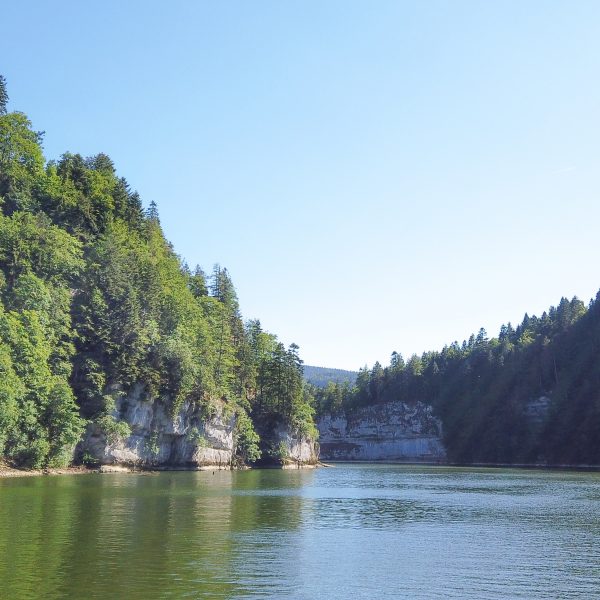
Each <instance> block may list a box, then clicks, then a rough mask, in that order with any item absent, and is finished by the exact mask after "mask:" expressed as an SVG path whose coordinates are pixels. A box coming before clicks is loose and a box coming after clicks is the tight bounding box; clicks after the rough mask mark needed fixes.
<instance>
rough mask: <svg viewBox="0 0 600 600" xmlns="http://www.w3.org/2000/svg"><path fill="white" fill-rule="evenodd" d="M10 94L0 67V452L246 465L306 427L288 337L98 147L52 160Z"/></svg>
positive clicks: (21, 456)
mask: <svg viewBox="0 0 600 600" xmlns="http://www.w3.org/2000/svg"><path fill="white" fill-rule="evenodd" d="M7 98H8V96H7V93H6V87H5V83H4V79H3V78H2V77H0V458H1V457H4V458H6V459H7V460H9V461H11V462H12V463H13V464H18V465H24V466H27V467H32V468H40V467H45V466H59V465H64V464H67V463H68V462H70V460H71V459H72V457H73V451H74V448H75V446H76V445H77V444H78V443H79V442H81V441H82V440H84V441H85V443H84V446H83V448H81V452H80V454H81V455H82V457H83V458H84V459H85V458H86V457H87V458H90V457H91V459H94V460H95V459H98V460H103V459H104V458H105V457H106V456H107V455H110V457H109V459H110V460H114V461H117V460H119V457H120V456H130V460H132V461H138V460H146V459H147V460H150V461H152V462H161V461H163V460H165V461H166V460H171V459H173V460H175V458H174V457H179V458H178V460H185V461H188V460H194V461H196V458H194V457H196V455H197V454H198V452H199V449H202V448H204V447H207V448H209V449H210V448H211V446H210V445H211V444H213V446H214V448H213V449H214V450H215V453H217V454H218V453H219V452H220V453H221V454H218V455H219V457H222V456H227V457H229V458H228V460H229V459H231V460H232V461H234V462H238V463H252V462H255V461H256V460H258V459H259V458H261V456H262V458H263V459H265V458H273V459H276V460H280V459H283V458H285V456H284V455H285V449H282V446H281V442H282V439H283V438H282V436H283V437H285V439H288V438H289V439H292V438H293V439H296V438H294V436H299V437H300V438H302V437H303V436H304V438H307V439H310V438H311V436H312V437H313V438H314V435H315V430H314V424H313V420H312V408H311V402H310V401H311V399H310V396H309V395H308V394H307V392H306V390H305V386H304V383H303V379H302V367H301V360H300V358H299V355H298V347H297V346H295V345H293V344H292V345H291V346H290V347H289V348H285V347H284V346H283V344H281V343H280V342H279V341H278V340H277V338H276V336H275V335H273V334H270V333H268V332H265V331H263V330H262V328H261V326H260V323H259V321H257V320H254V321H248V322H244V321H243V320H242V317H241V314H240V309H239V304H238V299H237V295H236V291H235V288H234V286H233V283H232V280H231V278H230V276H229V273H228V272H227V270H226V269H224V268H221V267H220V266H218V265H216V266H215V267H214V268H213V270H212V273H210V275H207V274H205V273H204V272H203V271H202V269H200V267H196V268H195V269H190V268H189V267H188V266H187V265H186V263H185V262H184V261H183V260H182V259H181V258H180V257H179V256H178V255H177V254H176V253H175V251H174V250H173V247H172V245H171V244H170V243H169V242H168V241H167V240H166V239H165V236H164V234H163V231H162V228H161V224H160V219H159V213H158V209H157V206H156V204H155V203H154V202H152V203H150V206H149V208H148V209H147V210H144V209H143V208H142V200H141V198H140V197H139V195H138V194H137V193H136V192H135V191H133V190H132V189H131V187H130V186H129V184H128V182H127V181H126V180H125V179H124V178H123V177H121V176H119V175H118V174H117V172H116V168H115V166H114V165H113V163H112V161H111V160H110V158H109V157H108V156H106V155H105V154H97V155H95V156H91V157H87V158H84V157H82V156H81V155H79V154H72V153H69V152H67V153H65V154H63V155H62V156H61V157H60V159H58V160H57V161H49V162H47V161H46V160H45V158H44V156H43V154H42V146H41V143H42V134H40V133H38V132H36V131H34V130H33V129H32V127H31V123H30V121H29V120H28V118H27V116H26V115H24V114H23V113H20V112H8V110H7ZM223 243H227V236H226V232H225V231H224V235H223ZM208 424H210V427H208ZM213 433H214V434H213ZM286 436H287V437H286ZM90 440H91V441H90ZM92 442H93V443H92ZM95 450H97V452H98V453H97V454H95V453H94V452H95ZM184 450H185V451H184ZM117 451H118V452H117ZM188 451H189V452H188ZM215 453H213V454H215ZM204 454H205V455H206V456H205V458H203V459H202V460H210V456H211V453H210V452H205V453H204ZM144 457H145V458H144ZM190 457H191V458H190ZM198 460H200V459H198Z"/></svg>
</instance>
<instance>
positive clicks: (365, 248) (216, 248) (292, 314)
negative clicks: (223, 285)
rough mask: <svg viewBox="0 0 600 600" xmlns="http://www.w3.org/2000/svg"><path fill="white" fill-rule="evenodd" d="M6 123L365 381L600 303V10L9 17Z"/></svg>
mask: <svg viewBox="0 0 600 600" xmlns="http://www.w3.org/2000/svg"><path fill="white" fill-rule="evenodd" d="M2 20H3V27H2V35H1V36H0V73H2V74H3V75H4V76H5V77H6V79H7V82H8V91H9V95H10V104H9V108H10V109H12V110H21V111H23V112H25V113H26V114H27V115H28V116H29V117H30V119H31V120H32V122H33V125H34V127H35V128H36V129H39V130H44V131H45V132H46V133H45V138H44V140H45V141H44V152H45V155H46V157H47V158H48V159H53V158H58V157H59V156H60V155H61V154H62V153H63V152H66V151H71V152H79V153H81V154H83V155H86V156H88V155H94V154H97V153H99V152H105V153H107V154H108V155H109V156H110V157H111V158H112V159H113V161H114V162H115V164H116V167H117V171H118V173H119V175H121V176H124V177H126V178H127V180H128V181H129V183H130V185H131V187H132V188H134V189H137V190H138V191H139V193H140V194H141V196H142V199H143V201H144V203H145V205H148V204H149V203H150V202H151V201H155V202H156V203H157V204H158V208H159V213H160V218H161V223H162V226H163V229H164V231H165V234H166V236H167V238H168V239H169V240H170V241H171V242H172V243H173V244H174V247H175V249H176V251H177V252H178V253H179V254H180V255H181V256H182V257H184V258H185V260H186V261H187V262H188V263H189V264H190V265H191V266H194V265H195V264H200V265H201V266H202V267H203V268H204V269H205V270H206V271H210V270H211V268H212V265H213V264H214V263H220V264H221V265H222V266H225V267H227V269H228V270H229V272H230V273H231V276H232V278H233V281H234V284H235V286H236V289H237V292H238V296H239V299H240V305H241V309H242V313H243V315H244V317H246V318H259V319H260V321H261V323H262V325H263V327H264V328H265V329H267V330H269V331H271V332H273V333H276V334H277V335H278V336H279V338H280V339H281V340H282V341H283V342H284V343H285V344H290V343H292V342H294V343H297V344H298V345H299V346H300V353H301V356H302V358H303V359H304V361H305V362H306V363H307V364H311V365H320V366H328V367H337V368H345V369H352V370H356V369H358V368H360V367H362V366H364V365H372V364H373V363H374V362H375V361H380V362H381V363H382V364H384V365H385V364H388V362H389V357H390V354H391V353H392V351H397V352H401V353H402V354H403V355H404V356H405V357H408V356H410V355H411V354H412V353H418V354H420V353H422V352H423V351H426V350H434V349H441V348H442V347H443V346H444V344H449V343H451V342H453V341H454V340H458V341H459V342H460V341H462V340H463V339H465V338H468V336H469V335H470V334H471V333H472V332H476V331H477V330H479V328H480V327H484V328H486V330H487V331H488V333H489V334H490V335H495V334H497V332H498V330H499V328H500V325H501V324H502V323H506V322H508V321H511V322H512V323H513V324H515V323H517V322H520V321H521V320H522V318H523V315H524V313H525V312H528V313H529V314H541V313H542V312H543V311H544V310H545V309H547V308H548V307H549V306H550V305H556V304H557V303H558V302H559V300H560V298H561V297H562V296H567V297H569V298H570V297H572V296H574V295H577V296H578V297H580V298H581V299H582V300H584V301H586V302H587V301H589V299H590V298H591V297H593V296H595V295H596V292H597V291H598V289H599V288H600V270H599V269H598V266H599V265H600V237H599V235H598V233H599V227H600V202H599V200H600V194H599V192H600V77H599V75H600V35H599V32H600V3H598V2H597V1H595V0H592V1H588V2H586V1H579V0H569V1H567V0H565V1H561V2H557V1H552V0H544V1H535V0H528V1H527V2H522V1H521V0H519V1H511V0H504V1H502V2H481V1H479V0H473V1H461V0H454V1H450V0H444V1H440V0H428V1H427V2H421V1H419V0H414V1H411V2H406V1H404V2H403V1H400V0H395V1H391V2H388V1H385V0H378V1H377V2H367V1H366V0H365V1H363V2H354V1H351V0H344V1H333V0H326V1H316V0H315V1H309V0H306V1H303V2H296V1H292V0H286V1H284V2H281V1H273V2H267V1H256V2H243V1H239V2H233V1H224V2H201V1H198V0H197V1H192V0H189V1H181V0H170V1H169V2H168V3H167V2H156V1H149V0H143V1H133V0H129V1H128V2H121V1H118V2H117V1H114V0H112V1H110V0H109V1H104V2H80V1H77V2H60V3H54V2H53V3H49V2H45V1H44V2H42V1H37V2H36V1H28V2H26V3H25V2H16V1H14V0H5V1H4V2H3V3H2Z"/></svg>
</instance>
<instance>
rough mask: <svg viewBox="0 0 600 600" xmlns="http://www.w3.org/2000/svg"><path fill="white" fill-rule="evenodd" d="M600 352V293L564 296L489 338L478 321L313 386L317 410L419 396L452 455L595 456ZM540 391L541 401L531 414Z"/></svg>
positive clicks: (579, 460) (492, 458)
mask: <svg viewBox="0 0 600 600" xmlns="http://www.w3.org/2000/svg"><path fill="white" fill-rule="evenodd" d="M599 351H600V292H599V294H598V296H597V297H596V299H595V300H593V301H591V302H590V304H589V306H588V307H586V306H585V305H584V303H583V302H581V301H580V300H578V299H577V298H573V300H571V301H569V300H567V299H566V298H563V299H562V300H561V301H560V303H559V304H558V306H557V307H552V308H550V310H549V311H548V312H544V314H543V315H542V316H541V317H539V318H538V317H535V316H533V317H530V316H528V315H525V318H524V319H523V322H522V323H521V324H520V325H519V326H518V327H516V328H513V327H512V326H511V325H510V323H509V324H508V325H504V326H502V328H501V330H500V333H499V335H498V337H497V338H492V339H488V336H487V334H486V332H485V331H484V330H483V329H481V330H480V331H479V333H478V334H477V335H472V336H471V337H470V338H469V340H468V341H464V342H463V343H462V344H458V343H457V342H454V343H453V344H451V345H450V346H446V347H444V348H443V349H442V350H441V351H440V352H425V353H424V354H423V355H422V356H416V355H415V356H412V357H411V358H410V359H409V360H408V361H407V362H405V361H404V359H403V358H402V356H401V355H400V354H397V353H395V352H394V353H393V354H392V358H391V362H390V365H389V366H388V367H385V368H383V367H382V366H381V365H380V364H379V363H376V364H375V366H374V367H373V368H372V369H370V370H369V369H366V368H365V369H363V370H361V371H360V373H359V375H358V379H357V382H356V386H354V387H352V388H350V387H349V386H347V385H345V386H344V385H335V384H329V385H328V387H327V388H325V389H324V390H322V391H319V392H318V399H317V404H318V410H319V412H321V413H322V412H336V411H348V412H351V411H352V410H353V409H354V408H356V407H360V406H365V405H370V404H375V403H384V402H390V401H402V402H406V403H414V402H417V401H421V402H424V403H427V404H430V405H432V406H433V407H434V409H435V412H436V414H437V415H438V416H439V417H440V418H441V420H442V423H443V431H444V441H445V444H446V447H447V451H448V455H449V458H450V460H452V461H457V462H461V463H472V462H491V463H531V462H538V461H541V462H547V463H551V464H600V436H599V435H598V432H600V361H599V360H598V356H599ZM540 397H545V398H547V399H548V400H547V401H543V402H542V404H543V405H545V406H543V408H542V411H541V414H538V415H533V416H532V415H531V410H530V409H531V402H532V401H535V400H536V399H539V398H540Z"/></svg>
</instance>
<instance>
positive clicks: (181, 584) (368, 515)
mask: <svg viewBox="0 0 600 600" xmlns="http://www.w3.org/2000/svg"><path fill="white" fill-rule="evenodd" d="M246 597H257V598H292V599H312V598H315V599H321V598H323V599H329V598H331V599H336V598H344V599H345V598H349V599H351V600H358V599H363V598H364V599H369V600H374V599H378V598H410V599H412V598H461V599H464V598H473V599H478V600H479V599H486V598H526V599H535V598H561V599H562V598H586V599H587V598H600V474H597V473H581V472H559V471H532V470H514V469H467V468H444V467H410V466H399V465H366V464H364V465H345V464H344V465H342V464H340V465H337V466H336V467H335V468H325V469H317V470H290V471H279V470H253V471H221V472H215V473H212V472H164V473H146V474H102V475H101V474H89V475H77V476H69V475H65V476H52V477H27V478H25V477H23V478H15V479H4V480H0V598H2V599H4V598H7V599H13V598H15V599H18V598H35V599H37V598H77V599H80V598H81V599H87V598H123V599H134V600H136V599H140V600H141V599H144V600H147V599H151V598H246Z"/></svg>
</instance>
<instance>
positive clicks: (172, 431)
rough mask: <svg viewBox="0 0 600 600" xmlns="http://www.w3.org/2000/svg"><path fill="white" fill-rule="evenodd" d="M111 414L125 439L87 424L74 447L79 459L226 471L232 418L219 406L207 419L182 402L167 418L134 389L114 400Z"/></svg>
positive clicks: (230, 451) (164, 410)
mask: <svg viewBox="0 0 600 600" xmlns="http://www.w3.org/2000/svg"><path fill="white" fill-rule="evenodd" d="M113 416H114V418H115V419H117V420H120V421H124V422H125V423H127V424H128V425H129V427H130V428H131V435H129V436H127V437H124V438H121V437H118V436H111V435H107V434H106V433H105V432H104V431H103V430H102V429H101V428H100V427H98V425H96V424H91V425H90V426H89V427H88V430H87V432H86V435H85V437H84V440H83V442H82V443H81V444H80V450H79V451H80V454H81V456H86V458H87V459H88V460H90V459H92V460H94V461H97V462H99V463H100V464H109V465H111V464H112V465H114V464H118V465H127V466H139V467H192V468H203V467H204V468H209V467H210V468H217V469H225V468H227V469H228V468H230V467H231V464H232V462H233V453H234V438H233V432H234V427H235V416H234V414H233V411H229V412H228V411H227V407H226V406H224V405H222V406H220V407H217V408H215V411H214V414H213V415H212V416H210V417H209V418H207V417H206V415H203V414H202V413H201V410H200V408H199V407H197V406H196V405H194V404H192V403H190V402H186V403H184V404H183V406H182V407H181V409H180V410H179V412H178V413H177V414H176V415H175V417H172V416H171V415H170V413H169V410H168V407H166V406H165V405H164V404H163V403H162V402H161V401H160V400H151V399H148V398H147V397H146V396H145V395H144V391H143V388H142V387H141V386H136V387H134V389H133V391H132V392H131V393H130V394H129V395H128V396H126V397H123V398H121V399H119V400H118V401H117V403H116V409H115V411H114V414H113Z"/></svg>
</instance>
